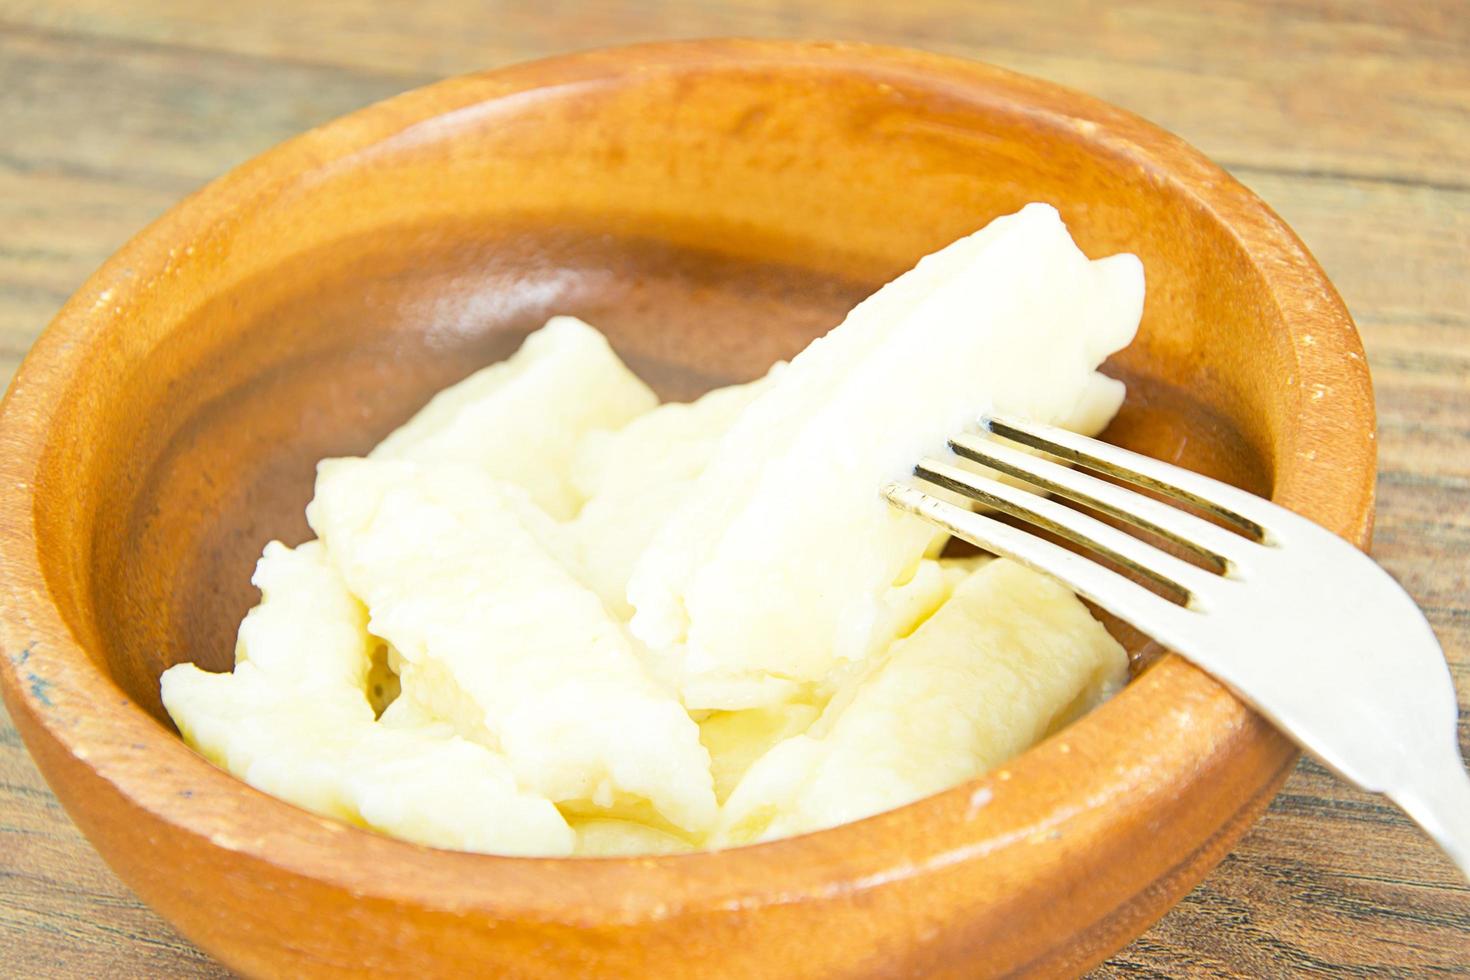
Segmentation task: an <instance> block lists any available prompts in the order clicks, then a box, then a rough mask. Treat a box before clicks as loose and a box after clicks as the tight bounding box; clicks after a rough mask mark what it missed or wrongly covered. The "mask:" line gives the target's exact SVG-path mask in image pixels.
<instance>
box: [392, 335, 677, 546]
mask: <svg viewBox="0 0 1470 980" xmlns="http://www.w3.org/2000/svg"><path fill="white" fill-rule="evenodd" d="M657 404H658V398H657V396H655V395H654V393H653V391H652V390H651V389H650V388H649V387H648V386H647V385H646V384H644V383H643V382H642V381H640V380H639V379H638V378H637V377H636V376H635V375H634V374H633V373H632V372H631V371H629V370H628V368H627V366H625V365H624V364H623V362H622V361H621V360H619V358H618V356H617V354H615V353H613V350H612V348H611V347H610V346H608V343H607V339H606V338H605V337H603V335H602V334H601V333H599V332H598V331H597V330H595V329H594V328H592V327H590V326H588V325H587V324H586V323H583V322H582V321H581V320H578V319H576V318H575V317H570V316H557V317H552V318H551V319H550V320H548V321H547V322H546V325H545V326H544V327H542V328H541V329H540V330H538V331H536V332H535V333H533V334H531V335H530V336H529V337H527V338H526V340H525V343H523V344H522V345H521V348H520V350H519V351H517V352H516V353H515V355H514V356H512V357H510V358H509V359H508V360H505V361H501V362H500V363H498V364H492V365H490V366H489V367H487V368H485V369H483V370H481V371H478V372H476V373H475V374H472V375H470V376H469V377H468V378H466V379H465V380H463V381H461V382H460V383H459V384H456V385H454V386H453V387H450V388H446V389H445V390H443V391H441V392H439V394H437V395H435V396H434V398H433V399H432V400H431V401H430V402H429V403H428V404H427V405H425V406H424V408H423V409H422V410H420V411H419V413H418V414H417V415H415V416H414V417H413V418H412V419H410V420H409V421H408V422H407V423H405V424H404V425H403V426H402V427H400V428H399V429H398V430H397V431H395V432H394V433H392V434H391V435H389V436H388V438H387V439H384V440H383V442H382V443H380V444H379V445H378V447H377V448H376V449H374V450H373V452H372V456H373V458H374V459H404V460H414V461H418V462H453V463H464V464H466V465H472V466H477V467H480V468H481V469H483V470H484V471H485V472H486V473H488V474H489V475H491V476H494V477H498V478H500V479H503V480H507V481H509V482H511V483H515V484H517V485H519V486H522V487H524V488H525V489H526V490H527V491H529V493H530V495H531V498H532V499H533V500H534V501H535V502H536V504H537V505H538V506H540V507H541V508H542V509H544V510H545V511H546V512H547V513H548V514H550V515H552V516H553V517H556V518H557V519H559V520H565V519H568V518H570V517H572V516H574V515H575V514H576V512H577V509H578V507H580V506H581V502H582V498H581V496H580V495H579V494H578V493H577V492H576V489H575V488H574V487H573V486H572V483H571V479H570V477H571V467H572V456H573V453H574V452H575V450H576V447H577V444H578V442H580V440H581V439H582V437H583V436H584V435H585V434H586V433H588V432H590V431H593V430H596V429H616V428H618V427H619V426H621V425H623V424H625V423H626V422H628V421H629V420H630V419H632V418H634V417H635V416H638V415H641V414H642V413H644V412H647V411H649V410H650V409H652V408H653V407H654V406H655V405H657Z"/></svg>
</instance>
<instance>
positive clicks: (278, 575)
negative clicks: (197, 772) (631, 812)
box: [163, 541, 575, 855]
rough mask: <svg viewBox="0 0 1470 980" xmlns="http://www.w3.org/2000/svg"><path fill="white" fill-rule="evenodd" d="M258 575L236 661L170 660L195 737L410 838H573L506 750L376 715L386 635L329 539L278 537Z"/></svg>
mask: <svg viewBox="0 0 1470 980" xmlns="http://www.w3.org/2000/svg"><path fill="white" fill-rule="evenodd" d="M253 581H254V582H255V584H256V585H257V586H259V588H260V589H261V593H262V598H261V602H260V604H259V605H258V606H256V607H255V608H254V609H252V610H251V611H250V613H249V614H248V615H247V616H246V617H245V621H244V622H243V623H242V624H241V626H240V632H239V640H238V642H237V645H236V653H235V660H236V665H235V671H234V673H230V674H212V673H208V672H206V671H202V670H200V669H199V668H197V667H195V666H194V665H193V664H179V665H177V666H175V667H171V668H170V669H169V670H167V671H165V672H164V675H163V702H164V706H165V707H166V708H167V709H168V712H169V714H170V715H171V716H172V717H173V719H174V722H175V724H177V725H178V727H179V731H180V732H181V733H182V734H183V736H184V739H185V741H187V742H188V743H189V744H190V745H192V746H193V747H194V748H195V749H197V750H198V751H199V752H200V753H202V754H203V755H205V756H206V757H207V758H209V759H210V760H211V761H213V762H215V763H216V764H217V765H219V766H221V767H223V768H225V769H227V770H229V771H230V772H231V773H233V774H235V775H236V776H238V777H240V778H241V779H243V780H245V781H246V782H248V783H250V784H251V785H253V786H255V787H256V788H258V789H260V790H263V791H265V792H267V793H270V794H272V795H274V796H277V797H279V798H280V799H283V800H286V801H287V802H290V803H295V804H296V805H298V806H301V807H304V808H306V809H308V810H312V811H315V812H317V813H321V814H323V815H326V816H332V817H336V818H338V819H342V820H347V821H349V822H352V823H358V824H361V825H364V826H367V827H371V828H373V829H375V830H379V831H382V832H383V833H386V834H392V835H393V836H395V837H401V838H404V839H405V840H411V841H416V842H418V843H421V844H429V845H433V846H437V847H449V848H457V849H461V850H472V851H485V852H490V853H497V854H539V855H560V854H568V853H570V852H571V851H572V848H573V847H574V845H575V835H574V834H573V832H572V830H571V828H570V827H569V826H568V825H567V823H566V821H565V820H564V819H563V818H562V816H561V814H560V813H558V812H557V810H556V808H555V807H554V806H553V805H552V804H551V803H550V802H549V801H548V800H546V799H545V798H543V797H538V796H535V795H533V794H530V793H526V792H523V791H522V790H521V789H520V788H519V787H518V786H517V784H516V781H515V779H514V777H513V775H512V774H511V771H510V768H509V766H507V765H506V763H505V761H504V760H503V759H501V758H500V757H499V756H498V755H497V754H496V753H495V752H493V751H491V750H490V749H488V748H486V747H485V746H482V745H476V744H472V743H470V742H467V741H465V740H464V739H462V738H459V737H457V736H455V735H453V734H452V733H450V732H449V731H448V730H447V729H445V730H441V731H438V732H435V731H431V730H419V729H417V728H392V727H388V726H385V725H383V724H381V723H379V722H378V721H376V720H375V719H374V717H373V709H372V706H371V705H370V704H369V702H368V697H367V694H366V692H365V689H364V684H365V682H366V678H367V675H368V671H369V668H370V665H371V656H372V651H373V648H374V647H375V646H376V645H378V644H377V641H375V640H373V639H372V638H371V637H370V636H369V635H368V633H367V630H366V628H365V626H366V622H367V613H366V611H365V610H364V609H363V608H362V605H361V604H360V603H358V602H357V600H356V599H354V598H353V597H352V595H350V594H349V593H348V592H347V590H346V588H345V587H344V585H343V584H342V580H341V578H340V577H339V576H338V575H337V572H336V571H335V570H334V569H333V568H332V567H331V565H330V564H329V563H328V562H327V560H326V555H325V552H324V551H323V549H322V546H321V544H320V543H319V542H315V541H313V542H308V543H307V544H304V545H302V546H300V547H299V548H296V549H294V550H293V549H290V548H287V547H285V546H284V545H282V544H279V543H275V542H273V543H271V544H270V545H268V546H267V547H266V549H265V553H264V555H263V556H262V557H261V559H260V563H259V565H258V566H257V568H256V573H255V578H254V580H253Z"/></svg>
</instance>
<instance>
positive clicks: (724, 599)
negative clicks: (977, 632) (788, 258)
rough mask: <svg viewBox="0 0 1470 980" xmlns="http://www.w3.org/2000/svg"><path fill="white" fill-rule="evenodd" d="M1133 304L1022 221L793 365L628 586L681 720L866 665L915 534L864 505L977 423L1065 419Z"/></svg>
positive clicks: (1132, 322)
mask: <svg viewBox="0 0 1470 980" xmlns="http://www.w3.org/2000/svg"><path fill="white" fill-rule="evenodd" d="M1142 304H1143V273H1142V269H1141V267H1140V265H1139V262H1138V260H1137V258H1135V257H1134V256H1132V255H1117V256H1113V257H1111V258H1107V259H1101V260H1097V261H1089V260H1088V258H1087V257H1086V256H1085V255H1083V253H1082V252H1081V251H1080V250H1079V249H1078V248H1077V246H1076V245H1075V244H1074V243H1073V242H1072V239H1071V237H1070V236H1069V235H1068V234H1067V230H1066V228H1065V227H1064V226H1063V224H1062V222H1061V219H1060V217H1059V216H1058V214H1057V212H1056V211H1055V209H1053V208H1051V207H1049V206H1046V205H1040V204H1033V205H1029V206H1027V207H1026V208H1025V209H1023V210H1022V211H1020V212H1018V213H1017V214H1014V215H1010V216H1007V217H1002V218H998V219H996V220H995V221H993V222H991V223H990V224H989V225H988V226H986V228H985V229H983V230H982V231H980V232H977V233H976V234H974V235H972V236H970V237H968V238H963V239H960V240H959V241H957V242H955V243H954V244H952V245H950V246H948V247H946V248H944V249H942V250H940V251H939V252H937V253H935V254H934V255H931V256H928V257H926V258H925V259H923V260H922V261H920V262H919V264H918V265H917V266H916V267H915V268H914V269H913V270H912V271H910V272H908V273H905V274H904V275H902V276H900V277H899V278H898V279H896V280H894V281H893V282H891V283H889V284H888V285H887V286H885V287H883V288H882V289H880V290H879V291H878V292H877V293H875V294H874V295H873V296H871V297H870V298H869V299H867V300H865V301H863V302H862V303H861V304H859V305H858V306H857V307H856V308H855V309H854V310H853V311H852V312H851V313H850V314H849V315H848V317H847V319H846V320H845V321H844V322H843V323H842V324H841V325H840V326H838V327H837V328H836V329H834V330H833V331H832V332H831V333H829V334H828V335H827V336H825V337H823V338H821V339H820V340H817V341H815V342H814V343H813V344H811V346H809V347H808V348H807V349H806V350H804V351H802V352H801V353H800V354H798V355H797V356H796V357H795V358H794V359H793V360H792V362H791V363H790V364H789V365H788V366H787V367H786V368H785V370H783V371H782V372H781V373H780V374H779V375H778V376H777V377H776V378H774V379H773V380H772V382H771V383H770V385H769V387H768V388H767V389H766V390H764V391H762V392H761V393H760V395H759V396H758V397H757V398H756V399H755V400H754V401H753V402H751V404H750V405H749V407H748V408H747V409H746V410H745V411H744V412H743V413H742V414H741V415H740V417H739V419H737V420H736V422H735V423H734V425H732V426H731V427H730V429H729V431H728V432H727V433H726V434H725V436H724V438H723V439H722V440H721V441H720V444H719V446H718V447H717V448H716V449H715V451H714V455H713V456H712V457H711V459H710V461H709V463H708V464H707V465H706V466H705V468H704V469H703V471H702V472H701V473H700V475H699V476H698V477H697V478H696V480H695V482H694V486H693V487H692V488H691V489H690V490H689V492H688V493H686V494H685V495H684V497H683V500H682V502H681V503H680V504H679V505H678V507H677V508H676V509H675V510H674V511H673V513H672V514H670V515H669V517H668V519H667V520H666V521H665V522H664V524H663V526H662V527H660V528H659V530H658V532H657V533H656V534H655V535H654V538H653V540H652V541H651V543H650V545H649V547H648V548H647V549H646V550H645V551H644V553H643V555H642V556H641V557H640V558H639V560H638V562H637V564H636V565H635V566H634V569H633V573H632V576H631V578H630V580H629V585H628V598H629V600H630V601H631V603H632V605H633V607H634V609H635V613H634V616H633V619H632V621H631V625H632V629H633V632H634V633H635V635H637V636H638V637H639V638H640V639H642V640H643V641H644V642H645V643H647V644H648V645H649V646H650V647H651V648H653V649H654V650H669V651H672V653H671V654H670V656H671V658H674V659H678V660H679V661H680V662H681V663H682V664H683V676H684V678H685V679H684V681H683V695H684V700H685V703H686V704H687V705H688V706H689V707H690V708H721V709H737V708H742V707H757V706H759V705H760V704H761V703H770V702H771V701H772V700H778V699H780V698H782V697H783V696H784V690H783V689H784V687H785V686H786V685H787V684H789V683H793V682H794V683H803V682H813V681H818V680H820V679H821V678H823V677H824V676H825V675H826V674H827V673H828V672H830V671H831V670H833V669H834V668H836V667H838V666H839V665H841V664H843V663H844V662H861V661H863V660H864V659H865V658H867V657H868V656H870V655H871V654H873V653H875V652H877V651H878V650H880V649H881V648H882V646H883V644H884V643H885V642H886V641H887V639H888V637H889V635H890V634H889V629H888V623H889V622H890V620H891V616H892V614H891V610H889V609H887V608H886V607H885V595H886V593H887V590H888V589H889V587H890V586H891V585H893V584H894V583H895V581H897V580H899V579H900V578H901V577H902V575H904V574H905V573H906V572H907V571H908V570H910V569H912V568H913V566H914V562H915V561H917V560H918V559H919V558H920V557H921V556H922V555H923V554H924V553H925V551H926V548H927V547H928V546H929V545H930V544H931V543H932V542H933V540H934V532H933V529H932V528H931V527H930V526H929V525H928V524H926V523H925V522H924V521H922V520H920V519H919V518H917V517H914V516H912V515H909V514H903V513H899V512H898V511H896V510H894V509H893V508H891V507H889V506H888V505H887V503H886V502H885V501H884V500H883V499H882V497H881V496H880V494H879V488H880V487H882V485H883V484H884V483H885V482H887V481H889V480H893V479H898V478H902V477H903V476H904V475H906V474H907V473H908V472H909V471H910V469H911V467H912V466H913V464H914V462H915V461H916V460H917V459H919V458H920V457H922V456H924V455H925V454H928V453H936V452H939V451H942V450H943V448H944V445H945V439H946V438H947V437H948V436H950V435H952V434H954V433H956V432H959V431H961V430H964V429H967V428H973V427H974V425H975V422H976V420H977V419H978V417H979V416H980V415H981V414H982V413H983V412H985V411H986V410H988V409H991V408H995V409H1002V410H1005V411H1009V412H1015V413H1017V414H1021V415H1025V416H1028V417H1030V418H1033V419H1037V420H1039V421H1044V422H1059V421H1063V420H1065V419H1067V418H1068V417H1070V416H1072V415H1074V414H1075V413H1076V412H1077V410H1078V407H1079V404H1080V403H1082V402H1083V400H1084V399H1085V398H1089V397H1097V396H1098V392H1097V391H1095V390H1094V389H1095V387H1096V383H1095V382H1094V380H1093V379H1094V377H1095V375H1094V371H1095V369H1096V368H1097V366H1098V365H1099V363H1101V361H1102V360H1103V359H1104V358H1105V357H1106V356H1107V355H1109V354H1110V353H1112V352H1113V351H1116V350H1118V349H1119V348H1121V347H1123V346H1124V345H1125V344H1127V343H1128V341H1129V340H1130V339H1132V337H1133V334H1134V331H1135V330H1136V329H1137V326H1138V321H1139V316H1140V314H1141V311H1142ZM771 679H778V680H780V681H782V682H786V683H785V684H777V683H770V682H769V681H770V680H771Z"/></svg>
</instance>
